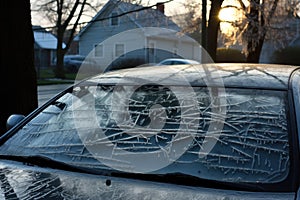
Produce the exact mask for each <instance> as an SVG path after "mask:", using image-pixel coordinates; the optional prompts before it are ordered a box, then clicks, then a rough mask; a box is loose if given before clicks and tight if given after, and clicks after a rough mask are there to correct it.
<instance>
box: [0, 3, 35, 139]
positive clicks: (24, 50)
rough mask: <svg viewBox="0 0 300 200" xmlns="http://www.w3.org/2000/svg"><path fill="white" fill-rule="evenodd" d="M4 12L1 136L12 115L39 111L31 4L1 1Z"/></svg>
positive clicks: (0, 65)
mask: <svg viewBox="0 0 300 200" xmlns="http://www.w3.org/2000/svg"><path fill="white" fill-rule="evenodd" d="M0 10H1V25H2V27H3V29H2V31H1V33H2V37H1V38H2V41H1V53H0V74H1V79H0V80H1V81H0V82H1V84H0V91H1V101H2V103H1V104H0V135H1V134H3V133H4V132H5V131H6V120H7V118H8V117H9V116H10V115H11V114H23V115H27V114H29V113H30V112H32V111H33V110H34V109H35V108H37V106H38V101H37V83H36V80H37V79H36V71H35V68H34V48H33V47H34V37H33V31H32V24H31V13H30V1H29V0H22V1H11V0H1V6H0Z"/></svg>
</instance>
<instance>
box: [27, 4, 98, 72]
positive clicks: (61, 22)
mask: <svg viewBox="0 0 300 200" xmlns="http://www.w3.org/2000/svg"><path fill="white" fill-rule="evenodd" d="M101 5H102V4H101V3H99V2H98V1H95V2H94V1H91V0H90V1H88V0H41V1H36V3H35V4H34V5H33V7H34V9H33V10H34V11H37V12H40V13H43V14H44V15H45V17H46V18H47V19H48V21H49V22H50V23H51V24H53V25H54V26H53V27H54V28H55V30H54V32H55V33H56V35H57V52H56V57H57V61H56V62H57V63H56V65H57V66H56V70H55V75H56V77H57V78H65V73H64V68H63V58H64V55H65V54H66V52H67V51H68V49H69V48H70V46H71V43H72V41H73V39H74V37H75V34H76V32H77V28H78V27H79V24H80V19H81V18H82V17H83V16H85V15H88V13H91V14H92V13H93V14H94V13H96V12H97V11H98V8H99V7H100V6H101ZM93 14H92V15H93ZM66 34H68V40H67V41H66V42H65V46H63V44H64V38H65V37H66Z"/></svg>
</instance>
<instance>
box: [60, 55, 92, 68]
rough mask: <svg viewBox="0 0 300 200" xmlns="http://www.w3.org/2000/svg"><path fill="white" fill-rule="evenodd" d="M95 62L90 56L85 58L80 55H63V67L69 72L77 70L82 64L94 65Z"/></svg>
mask: <svg viewBox="0 0 300 200" xmlns="http://www.w3.org/2000/svg"><path fill="white" fill-rule="evenodd" d="M95 64H96V62H95V61H94V60H92V59H91V58H86V57H85V56H82V55H77V54H76V55H65V56H64V67H65V69H66V70H67V71H69V72H77V71H78V69H79V68H80V67H81V66H82V65H90V66H93V65H95Z"/></svg>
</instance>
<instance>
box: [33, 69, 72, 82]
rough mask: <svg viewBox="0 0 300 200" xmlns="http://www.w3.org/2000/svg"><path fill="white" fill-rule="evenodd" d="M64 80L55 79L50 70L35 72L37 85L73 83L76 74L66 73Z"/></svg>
mask: <svg viewBox="0 0 300 200" xmlns="http://www.w3.org/2000/svg"><path fill="white" fill-rule="evenodd" d="M65 76H66V78H65V79H57V78H55V75H54V72H53V69H52V68H41V69H39V70H38V71H37V77H38V79H37V84H38V85H50V84H62V83H74V80H75V79H76V73H66V74H65Z"/></svg>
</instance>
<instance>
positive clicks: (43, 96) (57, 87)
mask: <svg viewBox="0 0 300 200" xmlns="http://www.w3.org/2000/svg"><path fill="white" fill-rule="evenodd" d="M71 85H72V84H69V83H68V84H54V85H40V86H38V104H39V106H41V105H42V104H44V103H45V102H46V101H48V100H49V99H51V98H52V97H53V96H55V95H56V94H58V93H60V92H61V91H63V90H64V89H66V88H68V87H69V86H71Z"/></svg>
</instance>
